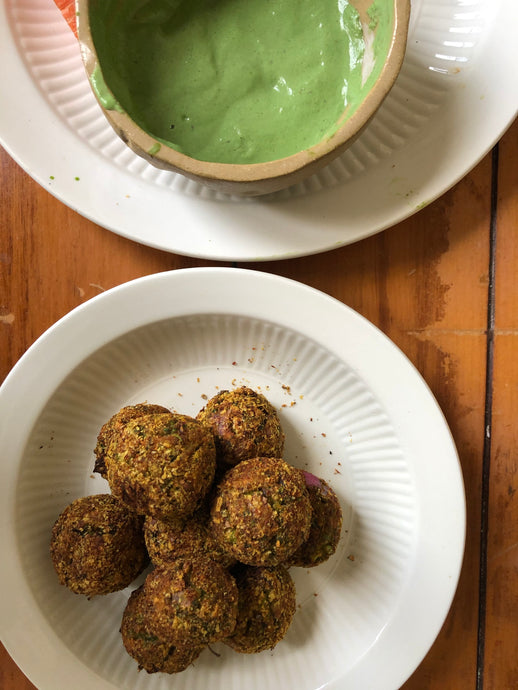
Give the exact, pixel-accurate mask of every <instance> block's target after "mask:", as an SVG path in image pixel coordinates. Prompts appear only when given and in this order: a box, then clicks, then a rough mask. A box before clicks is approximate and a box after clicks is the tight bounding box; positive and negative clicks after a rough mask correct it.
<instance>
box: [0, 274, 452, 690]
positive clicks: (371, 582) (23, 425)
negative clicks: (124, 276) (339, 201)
mask: <svg viewBox="0 0 518 690" xmlns="http://www.w3.org/2000/svg"><path fill="white" fill-rule="evenodd" d="M239 385H248V386H251V387H253V388H256V389H258V390H260V391H261V392H263V393H264V394H265V395H266V396H267V397H268V398H269V399H270V400H271V401H272V403H273V404H274V405H275V406H276V407H277V408H278V410H279V414H280V417H281V421H282V424H283V427H284V429H285V432H286V436H287V444H286V453H285V457H286V459H287V460H288V461H290V462H292V463H293V464H295V465H297V466H299V467H302V468H304V469H308V470H310V471H311V472H313V473H314V474H317V475H318V476H320V477H322V478H324V479H325V480H326V481H328V482H329V483H330V484H331V485H332V486H333V488H334V489H335V491H336V492H337V494H338V496H339V498H340V500H341V503H342V507H343V511H344V529H343V534H342V539H341V542H340V545H339V548H338V550H337V553H336V554H335V556H334V557H333V558H332V559H330V560H329V561H328V562H327V563H326V564H324V565H321V566H319V567H318V568H314V569H312V570H305V569H292V574H293V576H294V579H295V583H296V587H297V593H298V603H299V608H298V610H297V613H296V616H295V619H294V622H293V624H292V626H291V628H290V630H289V632H288V635H287V636H286V638H285V639H284V640H283V641H282V642H281V643H280V644H279V645H278V646H277V647H276V648H275V650H274V651H272V652H264V653H262V654H260V655H239V654H237V653H236V652H234V651H232V650H231V649H229V648H227V647H225V646H224V645H222V644H220V645H216V646H215V647H214V651H216V652H217V656H216V655H214V654H211V653H210V652H209V651H205V652H204V653H203V654H202V655H201V657H200V658H199V660H198V661H196V663H195V664H194V666H193V667H191V668H189V669H188V670H187V671H185V672H183V673H181V674H178V675H176V676H167V675H161V674H155V675H148V674H146V673H145V672H140V673H139V672H138V671H137V666H136V664H135V662H134V661H133V660H132V659H131V658H130V657H129V656H128V655H127V654H126V653H125V651H124V648H123V646H122V643H121V639H120V635H119V624H120V618H121V615H122V611H123V609H124V606H125V602H126V600H127V597H128V594H129V592H130V591H131V589H132V588H133V587H130V588H128V590H126V591H124V592H119V593H116V594H112V595H108V596H105V597H97V598H94V599H93V600H91V601H88V600H87V599H85V598H83V597H80V596H77V595H74V594H72V593H70V592H69V591H68V590H66V589H65V588H64V587H62V586H60V585H59V584H58V581H57V578H56V575H55V573H54V571H53V567H52V564H51V561H50V557H49V552H48V546H49V537H50V530H51V527H52V524H53V522H54V520H55V519H56V517H57V515H58V514H59V512H60V511H61V510H62V509H63V508H64V507H65V505H67V504H68V503H69V502H70V501H72V500H73V499H74V498H76V497H78V496H82V495H85V494H89V493H97V492H102V491H106V490H107V485H106V484H105V482H104V480H103V479H101V478H100V477H98V476H97V475H94V474H93V473H92V472H93V447H94V445H95V440H96V436H97V433H98V431H99V428H100V427H101V425H102V424H103V423H104V422H105V421H106V420H107V419H108V418H109V417H110V416H111V415H112V414H113V413H114V412H116V411H117V410H118V409H119V408H120V407H121V406H123V405H125V404H129V403H136V402H141V401H143V400H148V401H150V402H155V403H160V404H163V405H166V406H168V407H170V408H172V409H175V410H177V411H179V412H183V413H186V414H192V415H195V414H196V413H197V411H198V410H199V409H200V408H201V407H202V406H203V405H204V404H205V400H206V398H207V397H211V396H212V395H214V394H215V393H216V392H217V390H220V389H222V388H231V387H234V386H239ZM0 419H1V420H2V426H1V428H0V444H1V447H2V448H3V450H4V462H3V465H2V469H1V472H2V482H1V494H0V495H1V500H0V505H1V510H2V515H1V517H2V519H1V521H0V522H1V529H2V532H1V534H2V547H3V553H4V567H3V570H2V575H1V578H2V580H1V584H2V588H3V591H4V593H6V592H8V593H9V596H4V597H3V600H2V604H1V606H2V608H1V614H2V623H3V628H4V632H5V635H4V638H5V644H6V646H7V647H8V649H9V651H10V652H11V654H12V655H13V656H14V658H15V660H16V661H17V662H18V663H19V664H20V666H21V668H22V669H23V670H24V671H25V673H26V674H27V675H28V676H29V678H31V680H32V681H33V682H34V683H35V684H36V685H37V686H38V687H40V688H42V690H43V689H45V690H47V689H48V690H60V689H64V688H67V690H68V688H70V687H74V688H78V689H79V690H80V689H83V688H84V689H90V688H92V689H93V688H95V689H96V690H101V689H107V688H124V689H128V690H129V689H132V690H133V689H137V688H149V689H150V690H161V689H165V688H173V687H174V688H175V689H178V690H183V689H186V688H189V690H206V688H207V687H211V688H212V689H213V690H223V689H225V690H230V689H232V688H236V689H237V688H239V689H241V688H246V689H247V690H252V689H253V688H258V689H259V688H261V690H263V689H264V690H274V689H275V690H278V688H294V689H295V688H296V689H297V690H315V689H316V688H320V687H322V686H323V685H325V684H326V683H327V684H329V687H336V688H343V689H346V688H347V689H349V688H350V689H354V690H358V689H359V688H363V687H365V688H369V689H371V690H374V689H377V688H379V689H385V688H386V689H389V688H396V687H399V685H400V684H401V683H402V682H403V681H404V680H405V679H406V677H407V676H408V675H409V674H410V673H411V672H412V670H413V669H414V668H415V666H416V665H417V664H418V663H419V661H420V660H421V658H422V657H423V656H424V654H425V653H426V651H427V650H428V648H429V647H430V645H431V644H432V642H433V640H434V638H435V636H436V634H437V632H438V630H439V628H440V626H441V624H442V622H443V620H444V617H445V615H446V612H447V610H448V608H449V606H450V603H451V599H452V596H453V593H454V590H455V587H456V582H457V578H458V574H459V569H460V564H461V560H462V553H463V540H464V494H463V488H462V478H461V474H460V470H459V464H458V460H457V456H456V452H455V448H454V445H453V442H452V439H451V436H450V434H449V431H448V429H447V426H446V424H445V422H444V419H443V417H442V415H441V413H440V411H439V409H438V407H437V404H436V402H435V400H434V399H433V397H432V395H431V394H430V392H429V391H428V389H427V387H426V385H425V384H424V383H423V381H422V379H421V378H420V377H419V375H418V374H417V372H416V371H415V370H414V369H413V367H412V366H411V365H410V363H409V362H408V361H407V360H406V358H405V357H404V356H403V355H402V354H401V353H400V352H399V350H397V348H395V346H394V345H393V344H392V343H390V341H388V340H387V339H386V338H385V337H384V336H383V335H382V334H381V333H380V332H379V331H377V330H376V329H375V328H374V327H373V326H372V325H370V324H369V323H368V322H366V321H365V320H364V319H363V318H362V317H360V316H358V315H357V314H356V313H354V312H352V311H351V310H350V309H348V308H347V307H345V306H344V305H343V304H341V303H339V302H337V301H336V300H333V299H331V298H329V297H327V296H326V295H323V294H322V293H320V292H317V291H315V290H313V289H311V288H308V287H305V286H303V285H301V284H299V283H295V282H293V281H289V280H286V279H282V278H278V277H276V276H273V275H268V274H264V273H259V272H253V271H243V270H238V269H221V268H213V269H189V270H183V271H174V272H171V273H162V274H158V275H155V276H149V277H147V278H143V279H140V280H137V281H133V282H131V283H128V284H126V285H123V286H120V287H118V288H115V289H114V290H111V291H108V292H106V293H104V294H102V295H101V296H99V297H97V298H95V299H93V300H91V301H90V302H87V303H85V304H84V305H83V306H81V307H80V308H78V309H76V310H74V311H73V312H71V313H70V314H69V315H68V316H66V317H65V318H64V319H62V320H61V321H60V322H58V323H57V324H56V325H55V326H54V327H53V328H51V329H50V330H49V331H48V332H47V333H45V334H44V335H43V336H42V337H41V338H40V339H39V340H38V341H37V342H36V343H35V344H34V345H33V346H32V348H30V349H29V351H28V352H27V353H26V354H25V355H24V357H23V358H22V359H21V360H20V362H19V363H18V364H17V365H16V367H15V368H14V369H13V371H12V372H11V374H10V375H9V377H8V378H7V379H6V381H5V382H4V385H3V386H2V388H1V389H0Z"/></svg>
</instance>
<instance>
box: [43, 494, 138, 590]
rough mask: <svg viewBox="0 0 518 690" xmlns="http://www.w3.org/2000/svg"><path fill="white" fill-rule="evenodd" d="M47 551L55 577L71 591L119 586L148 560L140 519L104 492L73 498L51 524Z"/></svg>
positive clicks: (110, 588) (127, 581) (136, 572)
mask: <svg viewBox="0 0 518 690" xmlns="http://www.w3.org/2000/svg"><path fill="white" fill-rule="evenodd" d="M50 555H51V558H52V562H53V564H54V568H55V570H56V573H57V575H58V578H59V581H60V582H61V584H62V585H65V586H66V587H68V588H69V589H71V590H72V591H73V592H75V593H76V594H85V595H86V596H88V597H92V596H94V595H96V594H109V593H110V592H116V591H118V590H120V589H124V587H127V586H128V585H129V584H130V583H131V582H133V580H134V579H135V578H136V577H137V575H139V574H140V573H141V572H142V570H144V568H145V566H146V565H147V564H148V562H149V558H148V554H147V551H146V546H145V543H144V535H143V519H142V518H141V517H139V516H138V515H136V514H135V513H133V512H131V511H130V510H128V508H127V507H126V506H125V505H124V504H123V503H121V502H120V501H119V500H118V499H117V498H115V497H114V496H111V495H110V494H97V495H94V496H85V497H83V498H78V499H77V500H75V501H73V502H72V503H71V504H70V505H69V506H67V507H66V508H65V510H64V511H63V512H62V513H61V515H60V516H59V517H58V519H57V520H56V522H55V524H54V527H53V529H52V536H51V542H50Z"/></svg>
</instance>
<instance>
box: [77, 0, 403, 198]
mask: <svg viewBox="0 0 518 690" xmlns="http://www.w3.org/2000/svg"><path fill="white" fill-rule="evenodd" d="M90 2H91V0H76V7H77V18H78V34H79V42H80V46H81V55H82V59H83V62H84V65H85V68H86V72H87V75H88V78H89V81H90V84H91V85H92V86H93V91H94V93H95V95H96V97H97V100H98V101H99V103H100V105H101V108H102V110H103V112H104V114H105V116H106V118H107V119H108V121H109V122H110V124H111V126H112V127H113V129H114V130H115V132H116V133H117V134H118V135H119V136H120V137H121V139H122V140H123V141H124V142H125V143H126V144H127V145H128V146H129V147H130V148H131V149H132V150H133V151H134V152H135V153H137V154H138V155H139V156H142V157H143V158H145V159H146V160H147V161H148V162H149V163H151V164H152V165H154V166H155V167H157V168H161V169H163V170H169V171H173V172H177V173H181V174H182V175H185V176H186V177H188V178H190V179H192V180H195V181H197V182H200V183H202V184H205V185H207V186H209V187H211V188H213V189H215V190H216V191H219V192H224V193H227V194H236V195H240V196H259V195H263V194H268V193H271V192H275V191H278V190H280V189H283V188H285V187H288V186H290V185H292V184H296V183H297V182H300V181H302V180H303V179H305V178H306V177H308V176H310V175H312V174H313V173H316V172H317V171H318V170H320V169H321V168H323V167H324V166H325V165H327V164H328V163H330V162H331V161H332V160H333V159H334V158H336V157H337V156H338V155H339V154H341V153H342V152H343V151H344V150H345V149H347V148H348V147H349V146H350V145H351V144H352V143H353V142H354V141H355V140H356V138H357V137H358V136H359V135H360V134H361V132H362V131H363V129H364V128H365V127H366V125H367V124H368V123H369V122H370V120H371V119H372V117H373V116H374V115H375V113H376V111H377V110H378V108H379V107H380V105H381V103H382V102H383V100H384V99H385V97H386V96H387V94H388V93H389V91H390V89H391V88H392V86H393V84H394V82H395V80H396V78H397V76H398V74H399V71H400V68H401V64H402V62H403V58H404V54H405V48H406V41H407V33H408V22H409V17H410V0H386V3H387V5H388V6H389V10H390V13H391V15H392V19H393V22H392V34H391V38H390V41H387V42H386V43H387V45H386V49H385V50H384V51H376V52H375V53H374V54H372V52H371V54H370V55H369V57H368V58H366V59H368V60H369V61H370V64H369V66H368V67H367V68H366V70H367V74H369V75H370V77H365V78H364V88H363V90H364V93H362V94H361V101H360V103H359V105H358V106H356V107H355V109H354V111H353V112H349V111H348V109H347V108H346V110H345V111H344V112H343V113H342V115H341V116H340V118H339V119H338V122H337V123H336V129H335V131H334V133H333V134H331V135H327V136H326V137H325V138H324V139H323V140H321V141H320V142H318V143H317V144H315V145H314V146H311V147H309V148H307V149H305V150H302V151H300V152H298V153H295V154H293V155H290V156H287V157H285V158H280V159H278V160H273V161H269V162H265V163H252V164H245V163H243V164H238V163H217V162H206V161H202V160H197V159H196V158H192V157H190V156H188V155H185V154H183V153H180V152H179V151H177V150H175V149H174V148H172V147H170V146H167V145H165V144H164V143H161V142H160V141H157V139H155V138H154V137H153V136H152V135H150V134H148V133H147V132H145V131H144V130H143V129H142V128H141V127H139V125H137V124H136V123H135V122H134V121H133V120H132V119H131V117H130V116H129V115H128V114H127V113H126V112H124V111H123V109H122V108H121V107H120V106H119V105H118V103H117V100H116V95H115V94H113V93H112V92H111V91H110V87H109V85H108V84H106V83H105V82H104V78H103V76H102V65H101V64H100V62H99V58H98V55H97V51H96V48H95V45H94V42H93V39H92V33H91V30H90V19H89V6H90ZM351 4H352V5H353V6H354V7H355V8H356V9H357V10H358V12H359V15H360V18H361V22H362V26H363V29H364V33H365V32H370V41H372V40H373V39H374V37H375V32H376V28H375V27H373V24H372V21H371V18H370V17H369V15H368V10H369V8H370V6H371V5H372V0H351ZM366 42H367V41H366ZM367 54H368V51H367V50H366V56H367ZM99 80H101V81H102V95H99V94H100V91H99V88H97V87H98V84H99Z"/></svg>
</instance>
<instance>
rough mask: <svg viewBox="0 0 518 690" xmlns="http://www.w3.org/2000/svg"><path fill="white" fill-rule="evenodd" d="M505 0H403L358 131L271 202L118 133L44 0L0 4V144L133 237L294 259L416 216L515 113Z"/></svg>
mask: <svg viewBox="0 0 518 690" xmlns="http://www.w3.org/2000/svg"><path fill="white" fill-rule="evenodd" d="M517 24H518V4H517V3H516V2H515V0H413V3H412V15H411V20H410V31H409V39H408V46H407V54H406V58H405V61H404V64H403V68H402V71H401V74H400V76H399V78H398V80H397V82H396V85H395V87H394V88H393V90H392V92H391V93H390V94H389V97H388V98H387V100H386V101H385V103H384V104H383V106H382V108H381V109H380V111H379V112H378V113H377V115H376V117H375V118H374V120H373V121H372V123H371V125H370V126H369V128H368V129H367V130H366V131H365V132H364V134H363V135H362V136H361V137H360V139H359V140H358V141H357V142H356V143H355V144H354V146H353V147H352V148H351V149H349V150H348V151H347V152H346V153H345V154H344V155H343V156H341V157H340V158H339V159H338V160H337V161H335V162H334V163H332V164H331V165H330V166H328V168H326V170H325V171H324V172H322V173H320V174H318V175H316V176H314V177H312V178H310V180H308V181H307V182H306V183H304V184H301V185H298V186H296V187H293V188H291V189H290V190H288V191H286V192H282V193H279V194H277V195H273V196H272V197H270V198H268V199H261V200H242V199H235V198H231V197H224V196H217V195H215V194H214V193H213V192H210V191H208V190H206V189H205V188H204V187H202V186H201V185H197V184H196V183H194V182H188V181H186V180H184V179H183V178H182V177H181V176H178V175H175V174H174V173H165V172H163V171H159V170H157V169H155V168H153V167H151V166H150V165H149V164H147V163H145V162H144V161H142V160H141V159H139V158H138V157H137V156H136V155H135V154H133V153H132V152H131V151H129V149H127V147H125V146H124V144H122V142H120V140H118V138H117V136H116V135H115V134H114V132H113V131H112V130H111V128H110V126H109V125H108V123H107V122H106V121H105V118H104V116H103V115H102V113H101V111H100V108H99V107H98V106H97V103H96V101H95V98H94V96H93V94H92V93H91V92H90V88H89V86H88V83H87V80H86V77H85V73H84V70H83V66H82V63H81V58H80V55H79V49H78V45H77V41H76V40H75V38H74V36H73V35H72V33H71V32H70V30H69V29H68V27H67V26H66V24H65V22H64V20H62V18H61V16H60V15H59V12H58V10H57V9H56V7H55V6H54V3H53V0H6V2H5V3H2V4H0V45H2V53H3V55H2V59H3V68H4V70H3V74H4V78H3V79H2V80H1V82H0V100H2V102H4V103H9V107H8V108H1V109H0V141H1V142H2V143H3V145H4V147H5V148H6V149H7V150H8V151H9V153H10V154H11V155H12V156H13V157H14V158H15V159H16V160H17V161H18V162H19V163H20V164H21V165H22V167H24V168H25V170H27V172H28V173H29V174H30V175H32V176H33V177H34V178H35V179H36V180H37V181H38V182H39V183H40V184H41V185H43V186H45V187H47V188H48V190H49V191H50V192H51V193H52V194H54V195H55V196H56V197H58V198H59V199H61V200H62V201H63V202H65V203H66V204H68V205H69V206H70V207H72V208H74V209H75V210H77V211H78V212H79V213H81V214H82V215H84V216H86V217H88V218H91V219H92V220H94V221H95V222H97V223H99V224H100V225H103V226H104V227H106V228H108V229H110V230H112V231H114V232H116V233H119V234H121V235H124V236H126V237H128V238H130V239H133V240H136V241H138V242H141V243H144V244H147V245H151V246H155V247H159V248H161V249H164V250H167V251H172V252H176V253H180V254H186V255H191V256H197V257H204V258H209V259H222V260H242V261H253V260H262V259H282V258H287V257H289V256H302V255H306V254H312V253H315V252H321V251H325V250H328V249H333V248H335V247H338V246H342V245H346V244H349V243H351V242H354V241H356V240H359V239H361V238H363V237H366V236H368V235H371V234H373V233H376V232H378V231H380V230H383V229H385V228H387V227H389V226H391V225H393V224H394V223H396V222H398V221H400V220H402V219H403V218H405V217H407V216H409V215H411V214H413V213H415V212H416V211H418V210H419V209H420V208H422V207H423V206H424V205H426V204H428V203H430V202H431V201H432V200H434V199H435V198H437V197H438V196H439V195H440V194H442V193H443V192H444V191H446V190H447V189H448V188H449V187H451V186H452V185H453V184H454V183H455V182H457V181H458V180H459V179H460V178H461V177H463V176H464V175H465V174H466V173H467V172H468V171H469V170H470V169H471V168H472V167H473V166H474V165H475V164H476V163H477V162H478V161H479V160H480V158H482V156H483V155H485V153H486V152H487V151H488V150H489V149H490V148H491V146H492V145H493V144H494V143H495V141H497V140H498V139H499V137H500V136H501V134H502V133H503V132H504V130H505V129H506V128H507V127H508V125H509V124H510V123H511V122H512V120H513V119H514V118H515V116H516V113H517V110H518V72H517V70H516V69H515V65H516V64H518V43H517V41H516V40H515V36H514V27H515V26H516V25H517Z"/></svg>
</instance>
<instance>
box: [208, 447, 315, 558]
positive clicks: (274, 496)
mask: <svg viewBox="0 0 518 690" xmlns="http://www.w3.org/2000/svg"><path fill="white" fill-rule="evenodd" d="M209 526H210V529H211V532H212V534H213V535H214V538H215V539H216V541H217V542H218V543H219V545H220V546H221V547H222V548H223V549H225V550H226V551H227V552H228V553H230V554H232V555H233V556H234V557H235V558H236V559H237V560H238V561H240V562H241V563H245V564H247V565H255V566H260V565H265V566H274V565H279V564H280V563H283V562H285V561H286V560H287V559H288V558H289V557H290V556H291V554H292V553H293V552H294V551H296V550H297V549H298V548H299V546H300V545H301V544H302V542H303V541H305V540H306V539H307V536H308V534H309V529H310V526H311V503H310V500H309V495H308V492H307V490H306V484H305V482H304V477H303V475H302V474H301V473H300V470H298V469H296V468H295V467H292V466H291V465H288V463H287V462H284V460H281V459H280V458H253V459H251V460H243V461H242V462H240V463H239V465H236V466H235V467H233V468H232V469H231V470H229V471H228V472H227V473H226V474H225V476H224V477H223V480H222V481H221V482H220V483H219V485H218V486H217V488H216V491H215V496H214V499H213V501H212V506H211V517H210V523H209Z"/></svg>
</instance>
